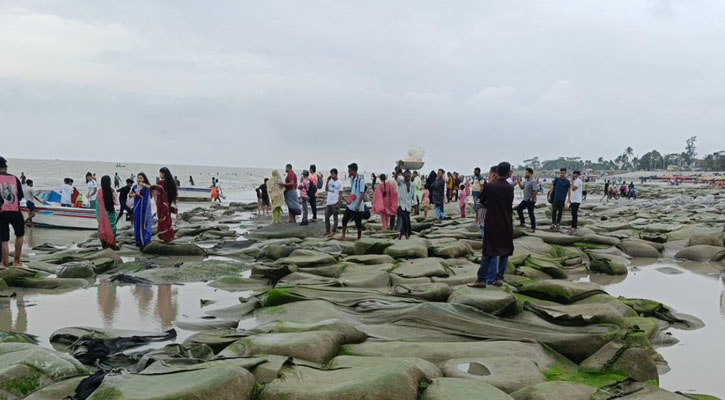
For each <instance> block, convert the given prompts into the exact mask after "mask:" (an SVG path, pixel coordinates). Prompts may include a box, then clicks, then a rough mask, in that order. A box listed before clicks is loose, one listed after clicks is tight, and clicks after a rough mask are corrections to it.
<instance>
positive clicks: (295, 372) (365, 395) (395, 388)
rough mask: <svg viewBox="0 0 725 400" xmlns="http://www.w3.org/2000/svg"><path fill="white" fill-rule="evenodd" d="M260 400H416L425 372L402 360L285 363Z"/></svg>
mask: <svg viewBox="0 0 725 400" xmlns="http://www.w3.org/2000/svg"><path fill="white" fill-rule="evenodd" d="M281 375H282V376H281V378H279V379H276V380H274V381H272V382H271V383H269V384H267V385H266V386H265V387H264V389H263V390H262V393H261V395H260V396H259V399H260V400H360V399H375V400H416V399H417V398H418V384H419V383H420V382H421V380H422V379H423V378H424V374H423V372H422V371H421V370H420V369H418V368H417V367H415V366H405V367H404V366H403V365H402V364H399V363H394V364H390V365H384V364H383V365H379V366H375V367H357V368H355V367H353V368H343V369H337V370H332V371H324V370H318V369H314V368H308V367H304V366H294V367H284V368H282V370H281Z"/></svg>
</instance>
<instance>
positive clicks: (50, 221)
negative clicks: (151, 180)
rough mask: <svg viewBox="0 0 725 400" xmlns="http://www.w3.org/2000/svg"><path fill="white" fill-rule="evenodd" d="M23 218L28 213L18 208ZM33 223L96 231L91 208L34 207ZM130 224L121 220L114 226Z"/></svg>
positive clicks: (22, 207)
mask: <svg viewBox="0 0 725 400" xmlns="http://www.w3.org/2000/svg"><path fill="white" fill-rule="evenodd" d="M20 211H22V213H23V216H24V217H25V218H28V215H29V211H28V207H26V206H25V205H21V206H20ZM33 223H34V224H35V225H36V226H40V227H46V228H62V229H87V230H96V229H98V222H97V221H96V210H95V209H92V208H75V207H61V206H59V205H42V204H41V205H36V206H35V217H33ZM129 223H130V222H128V221H126V218H125V217H124V218H121V220H120V221H118V222H117V224H116V226H117V227H118V228H122V227H124V226H127V225H128V224H129Z"/></svg>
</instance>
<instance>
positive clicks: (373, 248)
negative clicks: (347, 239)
mask: <svg viewBox="0 0 725 400" xmlns="http://www.w3.org/2000/svg"><path fill="white" fill-rule="evenodd" d="M392 245H393V241H392V240H390V239H376V238H368V237H366V238H362V239H360V240H358V241H356V242H355V243H354V244H353V245H352V247H349V248H348V249H347V251H346V254H350V255H363V254H383V252H384V251H385V249H386V248H388V247H390V246H392Z"/></svg>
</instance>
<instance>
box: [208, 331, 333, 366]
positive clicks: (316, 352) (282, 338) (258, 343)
mask: <svg viewBox="0 0 725 400" xmlns="http://www.w3.org/2000/svg"><path fill="white" fill-rule="evenodd" d="M344 342H345V336H344V335H342V334H340V333H337V332H332V331H309V332H294V333H267V334H259V335H254V336H249V337H246V338H243V339H239V340H237V341H236V342H234V343H232V344H231V345H229V347H227V348H226V349H224V350H223V351H222V352H221V353H219V355H220V356H223V357H249V356H253V355H258V354H274V355H280V356H287V357H294V358H301V359H303V360H308V361H313V362H316V363H320V364H324V363H327V362H328V361H330V360H331V359H332V358H333V357H335V355H337V353H338V350H339V348H340V345H342V344H343V343H344Z"/></svg>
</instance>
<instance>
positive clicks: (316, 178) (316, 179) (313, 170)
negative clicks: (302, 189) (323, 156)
mask: <svg viewBox="0 0 725 400" xmlns="http://www.w3.org/2000/svg"><path fill="white" fill-rule="evenodd" d="M309 179H310V185H313V186H314V187H310V190H308V191H307V194H308V195H309V196H310V197H309V199H308V200H307V201H308V202H309V203H310V211H312V222H317V189H318V188H319V187H320V175H318V174H317V166H316V165H315V164H312V165H310V178H309Z"/></svg>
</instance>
